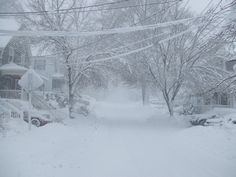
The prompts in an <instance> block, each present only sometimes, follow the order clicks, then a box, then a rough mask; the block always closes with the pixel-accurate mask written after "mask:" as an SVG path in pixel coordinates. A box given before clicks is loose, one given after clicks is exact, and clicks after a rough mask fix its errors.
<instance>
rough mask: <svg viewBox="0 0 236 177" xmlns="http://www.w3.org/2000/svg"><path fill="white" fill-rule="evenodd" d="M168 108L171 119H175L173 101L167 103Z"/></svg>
mask: <svg viewBox="0 0 236 177" xmlns="http://www.w3.org/2000/svg"><path fill="white" fill-rule="evenodd" d="M167 107H168V111H169V114H170V117H173V116H174V108H173V103H172V102H171V101H169V102H168V103H167Z"/></svg>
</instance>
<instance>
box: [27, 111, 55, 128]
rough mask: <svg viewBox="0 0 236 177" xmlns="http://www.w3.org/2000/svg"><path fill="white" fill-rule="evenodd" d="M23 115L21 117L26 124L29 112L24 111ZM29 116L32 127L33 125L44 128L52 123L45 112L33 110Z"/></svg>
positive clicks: (49, 116)
mask: <svg viewBox="0 0 236 177" xmlns="http://www.w3.org/2000/svg"><path fill="white" fill-rule="evenodd" d="M23 115H24V116H23V119H24V121H25V122H28V120H29V118H28V117H29V112H28V111H24V112H23ZM30 115H31V123H32V125H35V126H36V127H40V126H44V125H46V124H48V123H51V122H52V118H51V115H50V114H49V113H48V112H45V111H37V110H33V111H30Z"/></svg>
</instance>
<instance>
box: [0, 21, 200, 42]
mask: <svg viewBox="0 0 236 177" xmlns="http://www.w3.org/2000/svg"><path fill="white" fill-rule="evenodd" d="M197 18H201V17H192V18H185V19H180V20H174V21H169V22H164V23H156V24H152V25H143V26H131V27H122V28H113V29H108V30H102V31H11V30H1V29H0V35H1V36H67V37H75V36H97V35H109V34H124V33H129V32H135V31H143V30H149V29H156V28H163V27H168V26H171V25H178V24H181V23H184V22H188V21H191V20H194V19H197Z"/></svg>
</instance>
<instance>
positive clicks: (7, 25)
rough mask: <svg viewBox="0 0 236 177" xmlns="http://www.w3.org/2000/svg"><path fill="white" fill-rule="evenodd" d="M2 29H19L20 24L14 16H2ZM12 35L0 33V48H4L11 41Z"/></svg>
mask: <svg viewBox="0 0 236 177" xmlns="http://www.w3.org/2000/svg"><path fill="white" fill-rule="evenodd" d="M0 29H1V30H18V29H19V25H18V24H17V22H16V21H15V20H14V19H12V18H10V19H9V18H0ZM10 39H11V36H2V34H1V33H0V48H4V47H5V46H6V45H7V44H8V42H9V41H10Z"/></svg>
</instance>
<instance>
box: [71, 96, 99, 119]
mask: <svg viewBox="0 0 236 177" xmlns="http://www.w3.org/2000/svg"><path fill="white" fill-rule="evenodd" d="M95 101H96V100H95V99H94V98H92V97H90V96H88V95H77V96H76V98H75V99H74V104H73V108H72V113H75V114H81V115H83V116H85V117H86V116H88V115H89V113H91V111H92V109H93V106H94V103H95Z"/></svg>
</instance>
